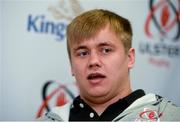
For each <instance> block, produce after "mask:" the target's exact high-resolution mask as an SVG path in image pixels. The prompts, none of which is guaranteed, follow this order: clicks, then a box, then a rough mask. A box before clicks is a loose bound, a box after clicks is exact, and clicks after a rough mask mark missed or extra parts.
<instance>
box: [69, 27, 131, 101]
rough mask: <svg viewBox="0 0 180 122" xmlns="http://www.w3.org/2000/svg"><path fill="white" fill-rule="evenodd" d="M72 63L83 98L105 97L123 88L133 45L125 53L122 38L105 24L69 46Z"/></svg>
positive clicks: (125, 84) (124, 87)
mask: <svg viewBox="0 0 180 122" xmlns="http://www.w3.org/2000/svg"><path fill="white" fill-rule="evenodd" d="M71 64H72V65H71V66H72V67H71V68H72V73H73V74H74V76H75V78H76V80H77V84H78V86H79V90H80V95H81V97H82V98H86V99H91V98H101V97H105V98H107V99H108V97H109V98H110V97H114V96H116V95H118V94H119V92H121V91H122V90H123V89H126V86H127V84H128V83H129V69H130V68H132V67H133V64H134V49H133V48H131V49H130V50H129V52H128V53H127V54H126V53H125V50H124V46H123V44H122V42H121V41H120V40H119V38H118V37H117V36H116V35H115V33H113V32H112V31H111V30H110V29H109V27H108V26H107V27H106V28H103V29H102V30H101V31H100V32H99V33H98V34H97V35H96V36H95V37H94V38H90V39H87V40H84V41H82V42H81V43H79V44H76V45H73V46H72V47H71Z"/></svg>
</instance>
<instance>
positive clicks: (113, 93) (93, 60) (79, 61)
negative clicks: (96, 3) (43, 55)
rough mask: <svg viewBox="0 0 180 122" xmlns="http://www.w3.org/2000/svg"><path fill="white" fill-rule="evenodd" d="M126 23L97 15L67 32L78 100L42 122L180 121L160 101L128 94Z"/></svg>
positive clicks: (179, 114)
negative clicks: (77, 88)
mask: <svg viewBox="0 0 180 122" xmlns="http://www.w3.org/2000/svg"><path fill="white" fill-rule="evenodd" d="M131 45H132V29H131V25H130V22H129V21H128V20H127V19H125V18H123V17H121V16H119V15H117V14H115V13H113V12H110V11H108V10H102V9H95V10H90V11H87V12H85V13H83V14H81V15H79V16H78V17H76V18H75V19H74V20H73V21H72V22H71V23H70V24H69V25H68V27H67V49H68V54H69V59H70V62H71V69H72V74H73V76H75V79H76V81H77V85H78V87H79V91H80V95H79V96H78V97H77V98H75V99H74V101H73V103H69V104H66V105H65V106H62V107H56V108H54V109H52V111H51V112H49V113H47V114H46V115H45V116H44V117H43V118H41V120H57V121H58V120H59V121H63V120H64V121H80V120H83V121H148V120H149V121H160V120H163V121H170V120H171V121H172V120H175V121H178V120H180V108H179V107H176V106H174V105H173V104H172V103H171V102H169V101H167V100H165V99H164V98H162V97H160V96H157V95H154V94H147V95H145V93H144V91H143V90H136V91H134V92H133V91H132V89H131V85H130V77H129V72H130V69H131V68H132V67H133V65H134V62H135V50H134V48H132V47H131Z"/></svg>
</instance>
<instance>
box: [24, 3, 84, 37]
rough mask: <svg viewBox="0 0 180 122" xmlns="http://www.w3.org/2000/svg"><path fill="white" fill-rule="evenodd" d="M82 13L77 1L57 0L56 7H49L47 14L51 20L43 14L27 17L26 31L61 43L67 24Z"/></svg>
mask: <svg viewBox="0 0 180 122" xmlns="http://www.w3.org/2000/svg"><path fill="white" fill-rule="evenodd" d="M82 11H83V9H82V7H81V5H80V4H79V1H78V0H73V1H72V0H59V3H58V4H57V3H56V5H50V6H49V7H48V12H50V13H51V15H52V17H53V18H52V19H48V18H49V16H46V15H45V14H41V15H33V14H29V15H28V17H27V31H28V32H34V33H36V34H44V35H53V36H55V40H57V41H63V40H64V39H65V32H66V27H67V23H68V22H69V21H71V20H72V19H73V18H74V17H75V16H77V15H79V14H80V13H81V12H82Z"/></svg>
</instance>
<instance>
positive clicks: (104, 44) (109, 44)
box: [98, 42, 113, 47]
mask: <svg viewBox="0 0 180 122" xmlns="http://www.w3.org/2000/svg"><path fill="white" fill-rule="evenodd" d="M98 46H99V47H101V46H113V45H112V44H111V43H110V42H102V43H99V44H98Z"/></svg>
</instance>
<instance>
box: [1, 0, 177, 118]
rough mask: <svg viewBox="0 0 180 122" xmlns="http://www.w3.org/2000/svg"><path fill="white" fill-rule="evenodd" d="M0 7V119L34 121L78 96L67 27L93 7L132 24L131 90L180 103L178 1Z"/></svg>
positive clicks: (52, 1)
mask: <svg viewBox="0 0 180 122" xmlns="http://www.w3.org/2000/svg"><path fill="white" fill-rule="evenodd" d="M0 7H1V8H0V13H1V14H0V85H1V86H0V112H1V113H0V115H1V116H0V120H34V119H35V118H36V117H38V116H41V115H42V114H44V113H45V112H47V111H48V110H50V109H51V108H52V107H53V106H57V105H58V106H60V105H63V104H65V103H66V102H69V101H71V100H72V99H73V98H74V97H75V96H76V95H78V90H77V88H76V85H75V79H74V78H73V77H72V76H71V72H70V65H69V60H68V56H67V51H66V35H65V32H66V26H67V24H68V23H69V22H70V21H71V20H72V19H73V18H74V17H75V16H76V15H78V14H80V13H82V12H83V11H86V10H90V9H93V8H104V9H109V10H112V11H114V12H116V13H118V14H120V15H122V16H124V17H126V18H128V19H129V20H130V21H131V23H132V26H133V31H134V36H133V46H134V47H135V48H136V64H135V67H134V69H132V71H131V82H132V87H133V89H138V88H143V89H144V90H145V91H146V92H147V93H149V92H153V93H157V94H160V95H162V96H164V97H167V98H168V99H169V100H172V101H174V103H176V104H177V105H180V95H179V93H180V75H179V72H180V66H179V64H178V63H179V61H180V37H179V36H180V24H179V23H180V22H179V19H177V18H178V16H179V15H180V12H179V8H180V2H179V1H178V0H173V1H169V0H162V1H159V0H106V1H104V0H1V2H0ZM152 9H153V11H152Z"/></svg>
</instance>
